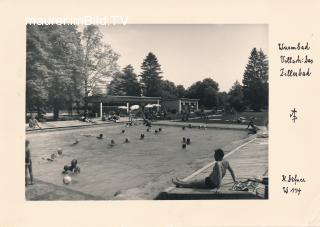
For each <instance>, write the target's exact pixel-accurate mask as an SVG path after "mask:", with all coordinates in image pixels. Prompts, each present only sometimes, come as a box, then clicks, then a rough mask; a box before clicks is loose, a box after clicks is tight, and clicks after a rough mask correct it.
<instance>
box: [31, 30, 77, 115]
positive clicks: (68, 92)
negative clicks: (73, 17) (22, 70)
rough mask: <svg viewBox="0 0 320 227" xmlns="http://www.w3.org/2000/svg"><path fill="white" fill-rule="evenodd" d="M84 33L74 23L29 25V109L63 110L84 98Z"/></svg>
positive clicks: (57, 112) (56, 113)
mask: <svg viewBox="0 0 320 227" xmlns="http://www.w3.org/2000/svg"><path fill="white" fill-rule="evenodd" d="M81 54H82V48H81V44H80V33H79V32H78V31H77V27H76V26H73V25H63V26H62V25H60V26H58V25H50V26H49V25H47V26H38V25H28V26H27V72H26V74H27V86H26V89H27V91H26V93H27V95H26V103H27V109H28V110H29V111H30V110H31V111H32V110H33V109H34V108H35V107H36V108H37V111H38V115H40V114H41V109H47V108H48V107H52V108H53V112H54V119H58V117H59V110H60V109H61V108H65V107H67V106H68V105H69V106H70V104H71V105H72V103H73V102H74V101H75V100H77V99H79V98H80V95H79V94H80V92H81V79H80V76H81V73H80V70H79V69H80V68H81Z"/></svg>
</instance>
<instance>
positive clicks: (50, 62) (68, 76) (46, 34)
mask: <svg viewBox="0 0 320 227" xmlns="http://www.w3.org/2000/svg"><path fill="white" fill-rule="evenodd" d="M26 44H27V50H26V111H27V112H31V111H37V112H38V114H39V115H40V114H41V113H42V112H43V111H49V110H50V111H51V110H52V111H53V113H54V118H55V119H58V117H59V111H60V110H65V109H68V110H69V111H72V109H73V108H74V107H76V109H77V110H79V109H80V107H82V108H83V109H84V111H85V114H86V113H87V110H88V97H89V96H90V95H94V94H100V93H101V86H102V87H103V86H104V87H106V86H107V92H108V94H110V95H128V96H141V95H144V96H157V97H162V98H164V99H172V98H181V97H188V98H197V99H200V101H199V105H200V106H202V107H204V108H212V107H231V108H234V109H236V110H237V111H242V110H244V109H245V108H246V107H251V108H252V109H254V110H260V109H261V108H266V107H267V106H268V60H267V57H266V55H265V54H264V53H263V52H262V50H259V51H258V50H257V49H256V48H254V49H253V50H252V51H251V54H250V57H249V61H248V64H247V66H246V69H245V72H244V75H243V80H242V85H241V84H240V83H239V82H238V81H236V82H235V83H234V85H233V87H232V88H231V89H230V91H229V92H228V93H226V92H220V91H219V85H218V83H217V82H216V81H214V80H213V79H212V78H206V79H204V80H202V81H197V82H195V83H194V84H192V85H191V86H190V87H189V88H188V89H185V88H184V87H183V85H178V86H176V85H175V84H174V83H173V82H171V81H169V80H164V79H163V78H162V70H161V65H160V64H159V62H158V59H157V57H156V55H155V54H153V53H149V54H148V55H147V56H146V58H145V59H144V61H143V62H142V65H141V73H140V74H139V75H137V74H136V73H135V72H134V68H133V67H132V66H131V65H128V66H126V67H125V68H123V69H122V70H121V71H120V69H119V67H118V64H117V61H118V58H119V54H117V53H115V52H114V51H113V50H112V48H111V46H109V45H107V44H105V43H104V42H103V34H102V33H101V31H100V30H99V27H98V26H93V25H91V26H86V27H84V29H83V31H79V28H78V27H77V26H74V25H63V26H61V25H60V26H59V25H43V26H38V25H37V26H35V25H28V26H27V43H26ZM108 78H112V80H111V82H110V83H107V80H108Z"/></svg>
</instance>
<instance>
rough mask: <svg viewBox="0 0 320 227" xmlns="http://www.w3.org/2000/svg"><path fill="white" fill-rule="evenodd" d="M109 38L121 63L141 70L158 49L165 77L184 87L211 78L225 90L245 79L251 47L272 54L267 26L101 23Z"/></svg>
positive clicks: (138, 71)
mask: <svg viewBox="0 0 320 227" xmlns="http://www.w3.org/2000/svg"><path fill="white" fill-rule="evenodd" d="M100 29H101V31H102V32H103V34H104V41H105V42H106V43H108V44H110V45H111V46H112V48H113V50H115V51H116V52H117V53H119V54H120V59H119V62H118V63H119V65H120V67H121V68H123V67H125V66H126V65H128V64H131V65H132V66H133V67H134V69H135V72H136V73H137V74H139V73H140V67H141V64H142V62H143V59H144V58H145V57H146V56H147V54H148V53H149V52H153V53H154V54H155V55H156V56H157V58H158V61H159V63H160V65H161V69H162V71H163V74H162V76H163V79H167V80H170V81H172V82H174V83H175V84H176V85H178V84H182V85H183V86H184V87H185V88H187V87H189V86H190V85H191V84H193V83H194V82H196V81H198V80H202V79H204V78H207V77H211V78H212V79H214V80H215V81H217V82H218V83H219V87H220V91H229V89H230V88H231V86H232V84H233V83H234V82H235V81H236V80H238V81H239V82H241V81H242V76H243V72H244V70H245V66H246V64H247V62H248V57H249V55H250V52H251V50H252V48H254V47H256V48H258V49H262V50H263V51H264V53H265V54H267V55H268V26H267V25H126V26H122V25H118V26H109V27H103V26H101V27H100Z"/></svg>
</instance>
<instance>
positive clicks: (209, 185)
mask: <svg viewBox="0 0 320 227" xmlns="http://www.w3.org/2000/svg"><path fill="white" fill-rule="evenodd" d="M223 157H224V152H223V150H222V149H217V150H215V151H214V159H215V163H214V166H213V170H212V172H211V174H210V175H209V176H208V177H206V178H205V179H202V180H198V181H192V182H187V181H183V180H180V179H179V178H176V179H173V180H172V182H173V183H174V184H175V185H176V187H181V188H202V189H205V188H206V189H219V188H220V187H221V182H222V179H223V177H224V176H225V174H226V170H228V171H229V172H230V174H231V177H232V179H233V181H234V182H236V177H235V175H234V172H233V170H232V168H231V166H230V164H229V162H228V161H226V160H223Z"/></svg>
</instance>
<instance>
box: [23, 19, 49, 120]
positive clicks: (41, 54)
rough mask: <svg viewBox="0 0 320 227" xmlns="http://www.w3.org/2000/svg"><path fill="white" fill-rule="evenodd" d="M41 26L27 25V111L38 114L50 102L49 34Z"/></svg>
mask: <svg viewBox="0 0 320 227" xmlns="http://www.w3.org/2000/svg"><path fill="white" fill-rule="evenodd" d="M41 28H42V27H41V26H34V25H27V43H26V111H27V112H31V111H34V110H36V111H37V112H38V116H39V115H40V114H41V110H43V109H45V108H46V106H47V102H48V91H47V87H48V68H47V65H46V59H47V58H48V55H49V53H48V44H47V43H48V41H47V36H46V34H45V33H44V32H42V29H41Z"/></svg>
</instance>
